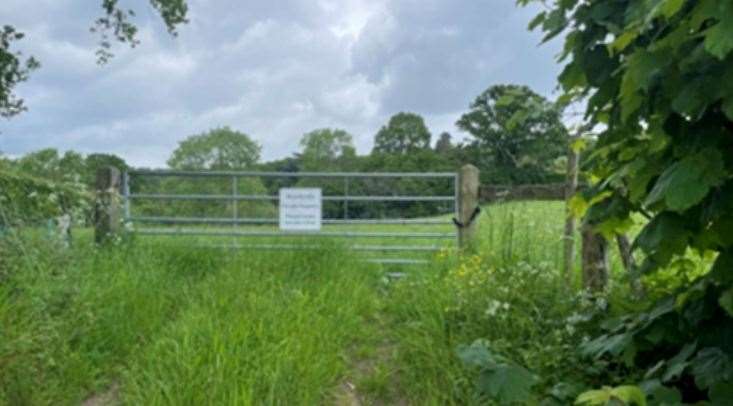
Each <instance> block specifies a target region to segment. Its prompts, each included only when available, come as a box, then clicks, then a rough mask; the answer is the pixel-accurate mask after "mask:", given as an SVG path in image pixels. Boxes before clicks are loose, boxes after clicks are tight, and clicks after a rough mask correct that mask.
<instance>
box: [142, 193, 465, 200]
mask: <svg viewBox="0 0 733 406" xmlns="http://www.w3.org/2000/svg"><path fill="white" fill-rule="evenodd" d="M128 198H129V199H151V200H225V201H232V200H279V199H280V197H279V196H269V195H183V194H157V193H134V194H130V195H128ZM321 199H322V200H323V201H338V202H341V201H352V202H452V201H453V200H454V197H453V196H323V197H322V198H321Z"/></svg>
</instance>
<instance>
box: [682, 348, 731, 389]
mask: <svg viewBox="0 0 733 406" xmlns="http://www.w3.org/2000/svg"><path fill="white" fill-rule="evenodd" d="M690 366H691V368H692V375H693V376H694V377H695V384H697V386H698V387H700V388H702V389H707V388H709V387H711V386H712V385H714V384H716V383H718V382H721V381H728V380H730V379H733V364H732V363H731V360H730V358H729V357H728V355H727V354H726V353H725V352H723V351H722V350H721V349H719V348H714V347H712V348H705V349H702V350H701V351H700V352H698V353H697V356H696V357H695V358H694V359H693V360H692V361H691V362H690Z"/></svg>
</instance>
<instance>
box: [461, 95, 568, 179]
mask: <svg viewBox="0 0 733 406" xmlns="http://www.w3.org/2000/svg"><path fill="white" fill-rule="evenodd" d="M561 114H562V109H561V108H560V107H559V106H557V105H556V104H555V103H552V102H550V101H548V100H547V99H545V98H544V97H542V96H540V95H538V94H537V93H535V92H533V91H532V90H530V89H529V88H528V87H526V86H517V85H496V86H491V87H490V88H488V89H487V90H486V91H484V92H483V93H481V94H480V95H479V96H478V97H477V98H476V99H475V100H474V101H473V103H471V105H470V110H469V112H467V113H465V114H464V115H463V116H461V118H460V119H459V120H458V122H457V123H456V124H457V125H458V127H459V128H460V129H462V130H463V131H466V132H468V133H469V134H471V136H473V139H474V143H475V145H476V146H477V148H478V149H479V150H480V151H481V152H482V154H484V155H485V156H486V157H488V158H490V160H488V163H487V164H485V165H480V163H479V166H480V167H481V166H486V165H489V167H488V168H485V167H482V168H481V169H482V170H483V171H485V172H487V174H488V173H493V172H497V174H496V176H499V177H501V178H502V179H505V180H506V181H509V182H512V183H519V182H542V181H546V180H547V179H548V178H549V177H550V174H551V173H552V166H553V165H552V164H553V162H554V161H555V159H557V158H558V157H560V156H562V155H564V154H565V148H566V145H567V137H568V132H567V129H566V128H565V126H564V125H563V123H562V120H561V118H562V115H561ZM482 161H483V160H482ZM483 162H487V161H483ZM496 176H495V179H494V182H495V181H496Z"/></svg>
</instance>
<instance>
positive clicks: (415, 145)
mask: <svg viewBox="0 0 733 406" xmlns="http://www.w3.org/2000/svg"><path fill="white" fill-rule="evenodd" d="M430 138H431V134H430V131H429V130H428V128H427V126H426V125H425V120H423V118H422V117H421V116H419V115H417V114H415V113H404V112H403V113H398V114H395V115H394V116H392V117H391V118H390V119H389V123H387V125H386V126H383V127H382V128H381V129H380V130H379V132H378V133H377V135H376V137H375V138H374V151H373V152H375V153H385V154H399V155H404V154H407V153H410V152H414V151H417V150H422V149H427V148H430Z"/></svg>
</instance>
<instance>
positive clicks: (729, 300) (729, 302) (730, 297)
mask: <svg viewBox="0 0 733 406" xmlns="http://www.w3.org/2000/svg"><path fill="white" fill-rule="evenodd" d="M718 303H719V304H720V307H722V308H723V309H725V311H726V312H728V315H729V316H731V317H733V288H730V289H728V290H726V291H725V292H723V294H722V295H720V297H719V298H718Z"/></svg>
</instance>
